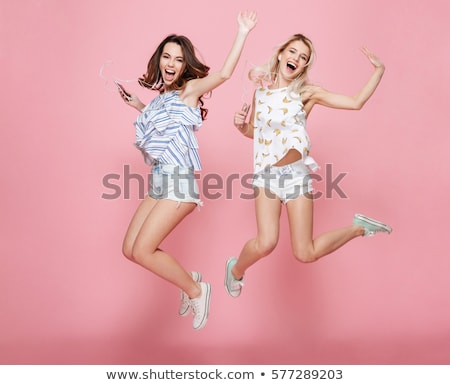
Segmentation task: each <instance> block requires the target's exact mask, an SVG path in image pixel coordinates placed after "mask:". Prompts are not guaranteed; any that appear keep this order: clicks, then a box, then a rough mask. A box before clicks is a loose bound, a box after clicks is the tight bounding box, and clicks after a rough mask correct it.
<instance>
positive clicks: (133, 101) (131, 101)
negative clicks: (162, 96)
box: [119, 89, 145, 111]
mask: <svg viewBox="0 0 450 385" xmlns="http://www.w3.org/2000/svg"><path fill="white" fill-rule="evenodd" d="M127 92H128V91H127ZM119 94H120V97H121V98H122V100H123V101H124V102H125V103H126V104H128V105H129V106H131V107H134V108H136V110H138V111H142V109H143V108H144V107H145V104H144V103H142V102H141V100H140V99H139V98H138V97H137V95H136V94H133V93H131V92H128V95H125V94H124V92H123V91H122V90H120V89H119Z"/></svg>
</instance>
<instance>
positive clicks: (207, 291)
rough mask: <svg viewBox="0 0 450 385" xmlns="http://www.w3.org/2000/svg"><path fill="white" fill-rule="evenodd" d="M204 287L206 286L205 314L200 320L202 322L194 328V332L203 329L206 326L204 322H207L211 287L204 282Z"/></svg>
mask: <svg viewBox="0 0 450 385" xmlns="http://www.w3.org/2000/svg"><path fill="white" fill-rule="evenodd" d="M205 286H206V312H205V315H204V317H203V319H202V322H200V324H199V325H198V326H197V327H196V328H194V330H200V329H201V328H203V327H204V326H205V325H206V321H208V316H209V305H210V302H211V285H210V284H209V283H207V282H205Z"/></svg>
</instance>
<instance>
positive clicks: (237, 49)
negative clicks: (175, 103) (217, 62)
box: [183, 12, 257, 99]
mask: <svg viewBox="0 0 450 385" xmlns="http://www.w3.org/2000/svg"><path fill="white" fill-rule="evenodd" d="M237 20H238V26H239V28H238V32H237V35H236V38H235V40H234V43H233V45H232V47H231V50H230V52H229V53H228V56H227V57H226V59H225V62H224V64H223V66H222V68H221V69H220V71H218V72H213V73H211V74H209V75H208V76H206V77H204V78H201V79H193V80H191V81H189V82H188V84H187V86H186V89H185V91H184V92H183V98H188V97H189V98H190V97H195V98H197V99H198V98H199V97H200V96H202V95H204V94H205V93H207V92H209V91H212V90H213V89H214V88H216V87H218V86H219V85H221V84H222V83H223V82H225V81H226V80H227V79H229V78H230V77H231V75H232V74H233V72H234V69H235V68H236V65H237V63H238V61H239V58H240V56H241V53H242V50H243V48H244V44H245V40H246V39H247V36H248V34H249V32H250V31H251V30H252V29H253V28H254V27H255V26H256V23H257V19H256V13H255V12H240V13H239V15H238V19H237Z"/></svg>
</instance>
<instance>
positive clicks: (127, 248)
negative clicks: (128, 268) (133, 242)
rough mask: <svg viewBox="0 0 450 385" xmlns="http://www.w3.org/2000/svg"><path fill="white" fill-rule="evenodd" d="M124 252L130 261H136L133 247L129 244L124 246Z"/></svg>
mask: <svg viewBox="0 0 450 385" xmlns="http://www.w3.org/2000/svg"><path fill="white" fill-rule="evenodd" d="M122 254H123V256H124V257H125V258H126V259H129V260H130V261H133V262H135V258H134V256H133V248H132V247H130V246H128V245H125V244H124V245H123V246H122Z"/></svg>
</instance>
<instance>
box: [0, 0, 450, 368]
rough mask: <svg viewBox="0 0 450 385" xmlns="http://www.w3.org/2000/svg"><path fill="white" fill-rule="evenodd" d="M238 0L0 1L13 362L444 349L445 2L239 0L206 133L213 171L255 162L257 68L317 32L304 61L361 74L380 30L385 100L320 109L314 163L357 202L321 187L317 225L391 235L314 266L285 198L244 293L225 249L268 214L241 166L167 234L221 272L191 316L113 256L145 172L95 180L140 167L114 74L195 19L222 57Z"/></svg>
mask: <svg viewBox="0 0 450 385" xmlns="http://www.w3.org/2000/svg"><path fill="white" fill-rule="evenodd" d="M236 3H238V2H234V1H228V2H221V3H217V4H214V9H212V6H208V5H206V4H207V2H205V1H199V0H191V1H189V2H186V1H184V0H183V1H181V0H174V1H171V2H170V4H168V3H166V2H154V1H143V0H133V1H127V2H111V1H105V0H99V1H95V2H87V1H84V2H72V3H68V2H61V1H57V0H46V1H45V0H44V1H31V0H27V1H20V2H5V1H3V2H2V4H1V8H0V9H1V11H0V12H1V13H0V17H1V20H0V36H1V37H0V39H1V51H0V55H1V66H2V95H1V98H2V113H1V115H0V124H1V132H2V138H1V141H0V147H1V148H0V156H1V177H2V190H1V194H2V199H1V218H2V219H1V226H2V229H1V233H0V237H1V238H0V241H1V270H0V304H1V311H0V363H3V364H25V363H33V364H60V363H70V364H143V363H152V364H265V363H268V364H269V363H270V364H433V363H434V364H450V306H449V305H450V303H449V302H450V279H449V271H450V258H449V255H448V254H449V253H448V252H449V233H448V220H449V209H448V190H449V187H450V186H449V184H450V183H449V162H450V152H449V151H448V143H449V140H450V134H449V133H448V121H449V104H448V103H449V102H448V89H449V80H450V79H449V68H450V54H449V50H448V40H449V37H450V36H449V30H448V15H449V12H450V3H449V2H448V1H447V0H432V1H427V2H424V1H422V0H420V1H418V0H415V1H411V0H396V1H387V0H376V1H375V0H366V1H360V0H340V1H335V0H318V1H312V2H298V1H291V2H283V3H282V4H278V3H276V2H273V1H266V0H264V1H261V0H259V1H254V0H249V1H246V2H245V7H246V8H248V9H255V10H257V11H258V14H259V25H258V26H257V27H256V29H255V30H254V31H253V32H252V34H251V35H250V37H249V39H248V44H247V46H246V48H245V52H244V53H243V56H242V61H241V62H240V64H239V67H238V68H237V70H236V72H235V75H234V77H233V78H232V79H231V80H230V81H229V82H227V83H226V84H225V85H223V86H222V87H221V88H219V89H217V90H215V91H214V92H213V95H212V99H211V100H208V101H207V106H208V107H209V109H210V114H209V117H208V120H207V121H206V122H205V124H204V126H203V128H202V129H201V131H200V133H199V135H198V138H199V141H200V145H201V156H202V161H203V164H204V169H203V170H202V172H201V175H202V176H205V175H206V174H208V173H218V174H220V175H222V177H224V178H226V177H227V176H228V175H230V174H232V173H240V174H245V173H248V172H251V153H252V145H251V141H249V140H248V139H246V138H244V137H242V136H240V134H238V132H237V130H236V129H234V127H233V126H232V116H233V112H234V111H235V110H236V109H238V108H240V107H241V104H242V102H243V101H247V102H248V101H250V97H251V94H252V87H251V85H250V84H249V83H248V82H247V80H246V72H247V70H248V68H249V67H250V65H251V64H260V63H263V62H265V61H266V59H268V57H269V56H270V55H271V53H272V48H273V47H274V46H275V45H276V44H278V43H279V42H281V41H282V40H284V39H285V38H287V37H288V36H290V35H291V34H293V33H297V32H301V33H305V34H306V35H308V36H309V37H310V38H311V39H312V40H313V41H314V43H315V46H316V49H317V52H318V59H317V62H316V64H315V67H314V69H313V73H312V78H313V80H315V81H316V82H317V83H319V84H321V85H323V86H324V87H326V88H328V89H332V90H335V91H339V92H343V93H353V92H355V91H357V90H358V88H359V87H360V86H361V85H362V84H363V82H365V81H366V79H367V78H368V76H369V75H370V73H371V66H370V65H369V64H368V62H367V61H366V59H365V58H364V56H363V55H362V54H361V53H360V52H359V47H360V46H361V45H367V46H368V47H369V48H371V49H372V50H374V51H375V52H376V53H377V54H378V55H379V56H380V57H381V58H382V59H383V60H384V61H385V63H386V68H387V70H386V73H385V77H384V79H383V81H382V83H381V84H380V87H379V89H378V90H377V91H376V93H375V95H374V96H373V98H372V99H371V100H370V101H369V102H368V104H367V105H366V106H365V108H364V109H363V110H361V111H358V112H346V111H337V110H327V109H325V108H322V107H317V109H316V110H315V111H314V112H313V113H312V114H311V116H310V119H309V126H308V128H309V133H310V136H311V139H312V142H313V148H312V153H313V155H314V157H315V158H316V160H317V161H319V162H320V163H321V165H322V169H321V171H320V174H321V175H322V177H325V174H324V173H325V165H326V164H327V163H329V164H333V174H334V175H337V174H339V173H341V172H347V173H348V175H347V176H346V177H345V178H344V180H343V181H342V182H341V183H340V187H341V188H342V189H343V190H344V191H345V193H346V194H347V196H348V199H341V198H339V197H338V196H336V194H334V195H333V197H332V198H328V199H326V198H321V199H319V200H317V202H316V211H315V214H316V223H315V230H316V232H317V233H319V232H322V231H325V230H328V229H332V228H335V227H338V226H343V225H347V224H349V223H350V222H351V219H352V216H353V214H354V213H355V212H362V213H365V214H367V215H371V216H374V217H376V218H380V219H383V220H385V221H386V222H388V223H390V224H391V225H392V226H393V228H394V232H393V234H392V235H391V236H385V235H379V236H377V237H375V238H371V239H362V238H361V239H357V240H355V241H354V242H352V243H351V244H349V245H347V246H346V247H344V248H343V249H340V250H339V251H337V252H336V253H335V254H334V255H332V256H329V257H327V258H325V259H323V260H321V261H319V262H317V263H315V264H310V265H302V264H299V263H297V262H296V261H295V260H294V258H293V257H292V254H291V250H290V243H289V237H288V231H287V230H288V227H287V221H286V213H285V212H283V215H282V219H281V221H282V224H281V225H282V235H281V237H280V242H279V245H278V247H277V248H276V250H275V251H274V252H273V254H272V255H271V256H270V257H268V258H267V259H265V260H263V261H262V262H260V263H259V264H257V265H256V266H254V267H253V268H252V269H251V270H250V271H249V272H248V275H247V280H246V286H245V291H244V292H243V295H242V297H241V298H239V299H238V300H234V299H232V298H230V297H228V296H227V294H226V293H225V290H224V288H223V268H224V262H225V260H226V259H227V258H228V256H230V255H234V254H237V253H238V252H239V251H240V249H241V247H242V245H243V243H244V241H246V240H247V239H248V238H249V237H251V236H253V235H254V233H255V219H254V211H253V202H252V201H248V200H242V199H240V198H239V194H240V193H241V192H244V193H245V192H247V193H248V189H245V188H243V187H242V186H240V185H239V183H238V182H236V181H235V182H234V183H233V187H234V190H233V196H232V198H233V199H226V197H225V196H223V197H222V198H221V199H219V200H212V199H209V200H207V199H205V206H204V207H203V208H202V210H201V211H200V212H194V214H193V215H191V216H190V217H188V218H187V219H186V220H185V222H184V223H182V225H181V226H180V227H179V228H178V229H177V230H176V231H175V233H173V234H172V235H171V236H170V238H169V239H167V242H165V244H164V247H165V248H166V249H167V250H169V251H170V252H172V253H173V254H174V255H176V256H178V257H179V259H180V261H181V262H182V263H183V264H184V266H186V268H187V269H199V270H201V271H202V273H203V276H204V277H205V279H206V280H209V281H210V282H211V283H212V285H213V297H212V304H211V315H210V319H209V321H208V324H207V326H206V327H205V329H203V330H202V331H200V332H196V331H194V330H192V328H191V320H190V319H184V318H181V317H179V316H178V315H177V308H178V304H179V292H178V290H177V289H175V288H174V287H172V286H170V285H169V284H167V283H165V282H163V281H161V280H159V279H158V278H156V277H154V276H153V275H152V274H150V273H147V272H146V271H144V270H143V269H140V268H138V267H137V266H135V265H133V264H131V263H129V262H128V261H126V260H125V258H124V257H122V255H121V242H122V237H123V234H124V231H125V229H126V226H127V225H128V222H129V220H130V218H131V215H132V213H133V211H134V209H135V207H136V205H137V203H138V202H137V201H138V196H137V194H138V191H137V188H136V186H137V184H136V181H133V182H132V183H134V184H133V188H132V189H131V198H130V199H124V197H123V196H122V197H121V198H119V199H115V200H107V199H102V194H104V193H111V190H108V189H106V188H105V186H103V185H102V178H103V177H104V176H105V175H107V174H109V173H117V174H121V175H123V167H124V165H129V166H130V167H131V171H132V172H134V173H138V174H142V175H145V174H146V173H147V168H146V166H145V165H144V163H143V160H142V157H141V155H140V154H139V153H138V151H136V150H135V149H134V148H133V146H132V142H133V139H134V128H133V121H134V118H135V116H136V113H135V111H134V110H132V109H130V108H127V107H126V106H124V104H123V103H122V101H121V99H120V98H119V97H118V95H117V93H116V92H115V90H114V88H113V86H112V85H111V81H112V80H114V79H120V80H128V79H136V78H137V77H138V76H140V75H141V74H142V73H143V72H144V71H145V67H146V64H147V60H148V58H149V55H150V54H151V53H152V52H153V50H154V49H155V47H156V45H157V44H158V43H159V42H160V41H161V40H162V38H163V37H165V36H166V35H167V34H169V33H181V34H186V35H187V36H189V37H190V38H191V39H192V41H193V42H194V44H195V45H196V47H197V48H198V49H199V51H200V52H201V54H202V56H203V57H204V59H205V61H206V62H207V63H208V64H209V65H210V66H211V67H212V69H213V70H217V69H219V67H220V65H221V63H222V60H223V58H224V57H225V54H226V53H227V50H228V47H229V46H230V44H231V42H232V39H233V37H234V35H235V31H236V15H237V12H238V11H239V9H240V8H239V6H238V5H236ZM241 3H242V2H241ZM102 68H103V72H102V76H100V70H101V69H102ZM128 87H129V88H132V89H134V90H135V91H137V92H138V93H139V95H140V96H141V98H142V99H143V100H145V101H149V100H150V98H152V97H154V96H155V94H153V93H151V92H148V91H145V90H143V89H139V88H138V87H137V86H136V84H135V83H132V84H129V85H128ZM317 188H318V189H320V188H324V186H323V184H321V183H318V184H317ZM222 195H224V191H222Z"/></svg>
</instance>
